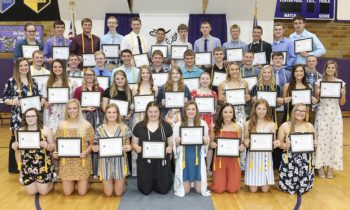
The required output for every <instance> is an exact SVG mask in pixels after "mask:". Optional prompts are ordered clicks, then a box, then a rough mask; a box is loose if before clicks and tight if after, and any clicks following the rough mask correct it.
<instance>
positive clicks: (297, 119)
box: [274, 104, 317, 199]
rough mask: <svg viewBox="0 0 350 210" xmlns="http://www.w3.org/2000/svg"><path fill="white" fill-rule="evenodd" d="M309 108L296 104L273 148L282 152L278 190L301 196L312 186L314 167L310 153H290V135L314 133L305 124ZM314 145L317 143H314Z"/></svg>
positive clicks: (312, 128) (279, 132) (280, 130)
mask: <svg viewBox="0 0 350 210" xmlns="http://www.w3.org/2000/svg"><path fill="white" fill-rule="evenodd" d="M308 109H309V107H307V106H305V105H304V104H296V105H295V106H294V107H293V110H292V112H291V118H290V121H288V122H285V123H283V124H282V125H281V126H280V128H279V129H278V136H277V140H276V141H275V142H274V145H275V146H278V147H280V148H281V149H282V150H283V153H282V162H281V166H280V170H279V182H278V186H279V189H280V190H282V191H285V192H288V193H290V194H297V195H298V199H299V198H300V199H301V197H299V196H301V194H303V193H305V192H308V191H310V190H311V188H312V186H313V184H314V177H315V173H314V166H313V165H312V153H291V151H290V145H291V142H290V138H289V135H290V134H295V133H314V132H315V129H314V126H312V124H311V123H309V122H307V119H308V117H309V116H308V115H309V110H308ZM314 145H317V142H316V141H314Z"/></svg>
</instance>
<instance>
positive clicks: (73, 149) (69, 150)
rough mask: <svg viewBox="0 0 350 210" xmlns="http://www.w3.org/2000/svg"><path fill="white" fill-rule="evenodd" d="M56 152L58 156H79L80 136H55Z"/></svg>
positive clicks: (80, 151)
mask: <svg viewBox="0 0 350 210" xmlns="http://www.w3.org/2000/svg"><path fill="white" fill-rule="evenodd" d="M57 152H58V156H59V157H80V155H81V153H82V149H81V138H57Z"/></svg>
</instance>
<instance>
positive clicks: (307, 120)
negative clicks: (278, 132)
mask: <svg viewBox="0 0 350 210" xmlns="http://www.w3.org/2000/svg"><path fill="white" fill-rule="evenodd" d="M301 106H304V107H305V108H306V113H305V119H304V121H305V122H306V123H307V122H309V113H310V112H309V106H306V105H305V104H295V105H294V107H293V109H292V112H291V115H290V116H291V117H290V133H294V132H295V111H296V110H297V109H298V108H299V107H301Z"/></svg>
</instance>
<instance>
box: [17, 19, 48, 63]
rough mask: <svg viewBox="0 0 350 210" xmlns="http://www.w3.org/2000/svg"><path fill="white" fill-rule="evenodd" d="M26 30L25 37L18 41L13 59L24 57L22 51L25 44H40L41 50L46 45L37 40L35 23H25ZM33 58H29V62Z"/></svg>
mask: <svg viewBox="0 0 350 210" xmlns="http://www.w3.org/2000/svg"><path fill="white" fill-rule="evenodd" d="M24 31H25V39H23V40H21V41H18V42H16V46H15V50H14V52H13V53H14V54H13V59H14V60H17V58H19V57H23V52H22V46H23V45H38V46H39V50H43V49H44V46H43V45H42V44H41V42H39V41H37V40H36V39H35V35H36V28H35V25H34V24H33V23H26V24H25V25H24ZM31 61H32V60H31V59H29V62H31Z"/></svg>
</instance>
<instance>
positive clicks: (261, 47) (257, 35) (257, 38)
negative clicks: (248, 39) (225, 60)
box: [248, 26, 272, 64]
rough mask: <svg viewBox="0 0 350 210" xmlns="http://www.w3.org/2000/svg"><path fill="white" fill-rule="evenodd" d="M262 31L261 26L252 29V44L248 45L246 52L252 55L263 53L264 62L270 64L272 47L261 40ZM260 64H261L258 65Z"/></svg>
mask: <svg viewBox="0 0 350 210" xmlns="http://www.w3.org/2000/svg"><path fill="white" fill-rule="evenodd" d="M262 35H263V29H262V27H261V26H254V27H253V33H252V36H253V42H252V43H250V44H248V50H249V51H252V52H254V53H258V52H265V55H266V62H267V64H269V63H270V59H271V52H272V47H271V44H270V43H268V42H265V41H263V40H262V38H261V37H262ZM260 64H262V63H260Z"/></svg>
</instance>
